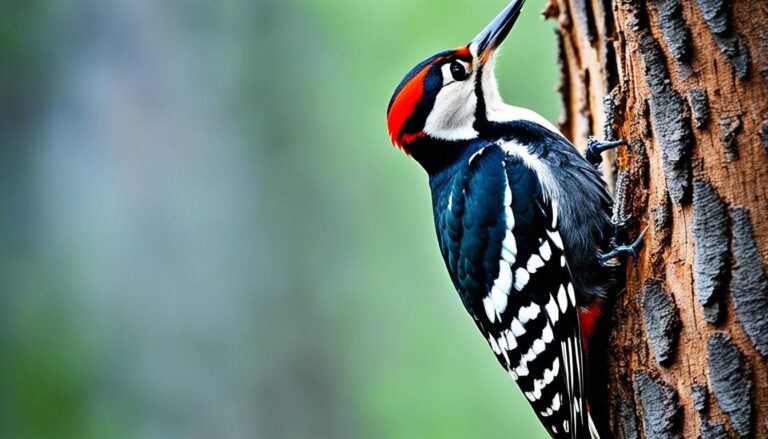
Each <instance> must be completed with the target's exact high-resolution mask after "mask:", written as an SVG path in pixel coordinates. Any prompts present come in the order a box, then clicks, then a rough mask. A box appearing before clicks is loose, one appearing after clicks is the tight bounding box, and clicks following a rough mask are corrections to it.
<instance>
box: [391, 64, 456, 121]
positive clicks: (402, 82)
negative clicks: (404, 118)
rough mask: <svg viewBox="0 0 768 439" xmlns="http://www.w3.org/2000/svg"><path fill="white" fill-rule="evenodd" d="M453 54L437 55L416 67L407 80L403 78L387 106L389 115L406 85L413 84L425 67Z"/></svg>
mask: <svg viewBox="0 0 768 439" xmlns="http://www.w3.org/2000/svg"><path fill="white" fill-rule="evenodd" d="M450 54H451V51H450V50H447V51H445V52H440V53H438V54H437V55H434V56H431V57H429V58H427V59H425V60H424V61H422V62H420V63H419V64H417V65H416V67H414V68H413V69H411V71H410V72H408V74H407V75H405V78H403V80H402V81H400V84H399V85H398V86H397V88H396V89H395V92H394V93H393V94H392V98H391V99H390V100H389V105H388V106H387V114H389V111H390V110H392V104H394V103H395V99H397V96H398V95H399V94H400V92H401V91H402V90H403V87H405V85H406V84H408V83H409V82H411V79H413V78H414V77H415V76H416V75H418V74H419V72H421V71H422V70H424V68H425V67H427V66H428V65H430V64H432V63H434V62H435V61H437V60H438V59H440V58H444V57H446V56H448V55H450Z"/></svg>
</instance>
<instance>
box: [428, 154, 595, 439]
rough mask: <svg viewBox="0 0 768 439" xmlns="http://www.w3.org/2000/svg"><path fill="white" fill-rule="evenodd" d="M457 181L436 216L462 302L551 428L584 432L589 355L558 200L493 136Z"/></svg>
mask: <svg viewBox="0 0 768 439" xmlns="http://www.w3.org/2000/svg"><path fill="white" fill-rule="evenodd" d="M452 184H453V186H452V187H451V188H450V191H449V195H448V197H447V198H448V200H447V202H446V205H445V206H436V207H435V209H436V213H439V215H436V220H437V222H436V226H437V231H438V236H439V241H440V244H441V251H442V253H443V256H444V258H445V260H446V265H447V266H448V270H449V272H450V274H451V278H452V280H453V282H454V285H455V286H456V288H457V290H458V292H459V294H460V296H461V298H462V300H463V302H464V305H465V307H466V308H467V310H468V311H469V313H470V314H471V315H472V316H473V318H474V319H475V322H476V323H477V326H478V327H479V328H480V331H481V332H482V333H483V335H484V336H485V338H486V340H487V341H488V343H489V344H490V346H491V348H492V349H493V351H494V353H495V354H496V357H497V358H498V360H499V362H500V363H501V365H502V366H504V367H505V368H506V369H507V371H508V372H509V374H510V375H511V376H512V377H513V378H514V379H515V380H516V381H517V383H518V385H519V386H520V389H521V390H522V391H523V393H524V394H525V396H526V398H527V399H528V401H529V402H530V403H531V406H532V407H533V409H534V411H535V412H536V415H537V416H538V417H539V419H540V420H541V422H542V423H543V424H544V425H545V426H546V428H547V430H548V431H549V433H550V434H551V435H552V436H553V437H558V438H559V437H568V438H571V437H573V438H582V437H586V436H587V435H588V433H587V431H588V425H587V424H588V414H587V413H586V400H585V395H584V376H585V370H584V356H583V354H582V342H581V335H580V331H579V321H578V312H577V307H576V298H575V293H574V287H573V282H572V278H571V273H570V271H569V268H568V264H567V262H566V258H565V254H564V245H563V240H562V237H561V236H560V231H559V229H558V225H559V224H558V218H557V208H556V206H555V205H554V204H555V202H554V201H553V200H550V199H547V197H546V196H545V195H544V192H543V190H542V184H541V182H540V179H539V177H538V176H537V174H536V172H535V171H534V170H533V169H531V168H530V167H529V166H527V165H526V163H525V162H524V161H523V160H522V159H521V158H520V157H517V156H515V155H513V154H508V153H506V152H505V151H504V150H502V149H501V148H500V147H498V146H496V145H491V146H487V147H486V148H484V149H482V150H480V152H478V153H477V154H476V155H475V156H473V157H472V158H471V159H470V160H469V163H468V165H467V166H466V167H465V169H464V170H462V171H461V172H459V173H457V175H456V176H455V178H454V179H453V181H452Z"/></svg>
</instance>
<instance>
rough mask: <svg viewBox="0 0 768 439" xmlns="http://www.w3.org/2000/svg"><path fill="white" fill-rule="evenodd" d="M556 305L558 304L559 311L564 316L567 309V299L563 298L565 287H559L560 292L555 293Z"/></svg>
mask: <svg viewBox="0 0 768 439" xmlns="http://www.w3.org/2000/svg"><path fill="white" fill-rule="evenodd" d="M557 303H559V304H560V311H561V312H562V313H563V314H565V311H566V310H567V309H568V299H567V298H566V297H565V287H564V286H563V285H560V290H559V291H558V292H557Z"/></svg>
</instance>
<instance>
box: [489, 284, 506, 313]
mask: <svg viewBox="0 0 768 439" xmlns="http://www.w3.org/2000/svg"><path fill="white" fill-rule="evenodd" d="M491 301H492V302H493V307H494V309H495V310H496V313H497V314H499V315H501V314H502V313H503V312H504V310H506V309H507V293H506V292H504V291H501V289H500V288H499V287H497V286H496V285H494V286H493V288H491Z"/></svg>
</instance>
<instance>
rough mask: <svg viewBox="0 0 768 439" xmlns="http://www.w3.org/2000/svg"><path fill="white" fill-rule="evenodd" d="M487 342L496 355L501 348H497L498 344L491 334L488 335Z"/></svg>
mask: <svg viewBox="0 0 768 439" xmlns="http://www.w3.org/2000/svg"><path fill="white" fill-rule="evenodd" d="M488 344H490V345H491V349H493V352H495V353H496V355H498V354H500V353H501V349H499V345H498V344H497V343H496V339H494V338H493V337H491V336H488Z"/></svg>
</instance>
